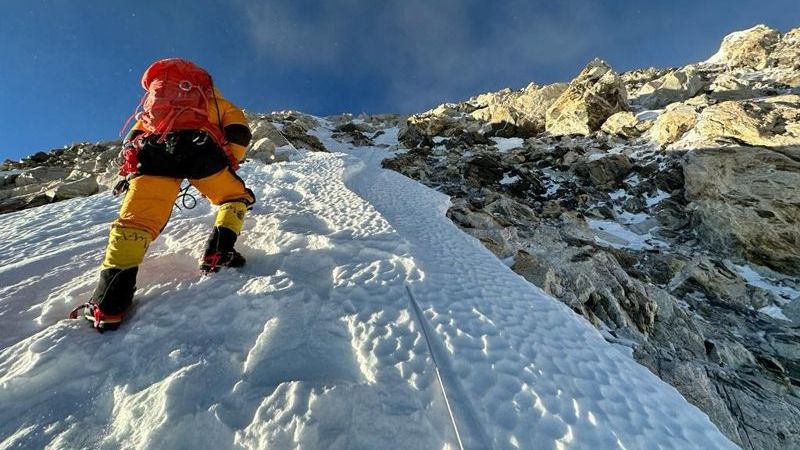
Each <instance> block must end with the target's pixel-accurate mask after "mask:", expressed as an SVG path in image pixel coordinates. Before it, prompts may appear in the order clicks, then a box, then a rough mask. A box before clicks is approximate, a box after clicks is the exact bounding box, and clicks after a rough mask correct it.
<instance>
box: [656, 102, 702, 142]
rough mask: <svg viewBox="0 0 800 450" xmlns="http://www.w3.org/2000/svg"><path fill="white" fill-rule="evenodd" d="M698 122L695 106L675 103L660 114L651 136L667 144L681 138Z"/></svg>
mask: <svg viewBox="0 0 800 450" xmlns="http://www.w3.org/2000/svg"><path fill="white" fill-rule="evenodd" d="M696 124H697V112H696V111H695V108H694V107H692V106H689V105H685V104H682V103H675V104H673V105H670V106H669V107H667V109H666V111H664V112H663V113H662V114H661V115H659V116H658V118H657V119H656V121H655V123H654V124H653V126H652V128H650V131H648V135H649V137H650V138H651V139H652V140H653V141H655V142H657V143H658V144H660V145H661V146H667V145H669V144H672V143H673V142H676V141H677V140H679V139H680V138H681V137H682V136H683V135H684V134H685V133H686V132H687V131H689V130H691V129H693V128H694V126H695V125H696Z"/></svg>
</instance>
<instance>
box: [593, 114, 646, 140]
mask: <svg viewBox="0 0 800 450" xmlns="http://www.w3.org/2000/svg"><path fill="white" fill-rule="evenodd" d="M650 126H652V122H651V121H640V120H639V119H637V118H636V116H635V115H634V114H633V113H632V112H630V111H620V112H618V113H616V114H614V115H613V116H611V117H609V118H608V120H606V121H605V122H604V123H603V126H602V127H600V129H601V130H602V131H603V132H605V133H608V134H611V135H614V136H619V137H624V138H628V139H633V138H637V137H639V136H641V135H642V133H644V132H645V131H647V130H648V129H649V128H650Z"/></svg>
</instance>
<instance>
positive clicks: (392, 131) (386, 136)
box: [372, 127, 400, 147]
mask: <svg viewBox="0 0 800 450" xmlns="http://www.w3.org/2000/svg"><path fill="white" fill-rule="evenodd" d="M399 134H400V128H398V127H392V128H386V129H384V130H383V134H381V135H380V136H377V137H376V138H375V139H373V140H372V142H374V143H375V145H387V146H390V147H391V146H395V145H399V144H400V141H398V138H397V137H398V135H399Z"/></svg>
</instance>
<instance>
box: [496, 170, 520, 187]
mask: <svg viewBox="0 0 800 450" xmlns="http://www.w3.org/2000/svg"><path fill="white" fill-rule="evenodd" d="M517 181H519V175H514V176H513V177H510V176H508V173H504V174H503V179H502V180H500V184H502V185H504V186H505V185H509V184H514V183H516V182H517Z"/></svg>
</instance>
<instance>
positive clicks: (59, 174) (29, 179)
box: [15, 166, 71, 186]
mask: <svg viewBox="0 0 800 450" xmlns="http://www.w3.org/2000/svg"><path fill="white" fill-rule="evenodd" d="M70 172H71V169H67V168H61V167H46V166H40V167H34V168H32V169H29V170H24V171H23V172H22V173H20V174H19V176H17V179H16V181H15V183H16V185H17V186H27V185H31V184H44V183H50V182H52V181H57V180H63V179H65V178H66V177H67V176H69V174H70Z"/></svg>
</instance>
